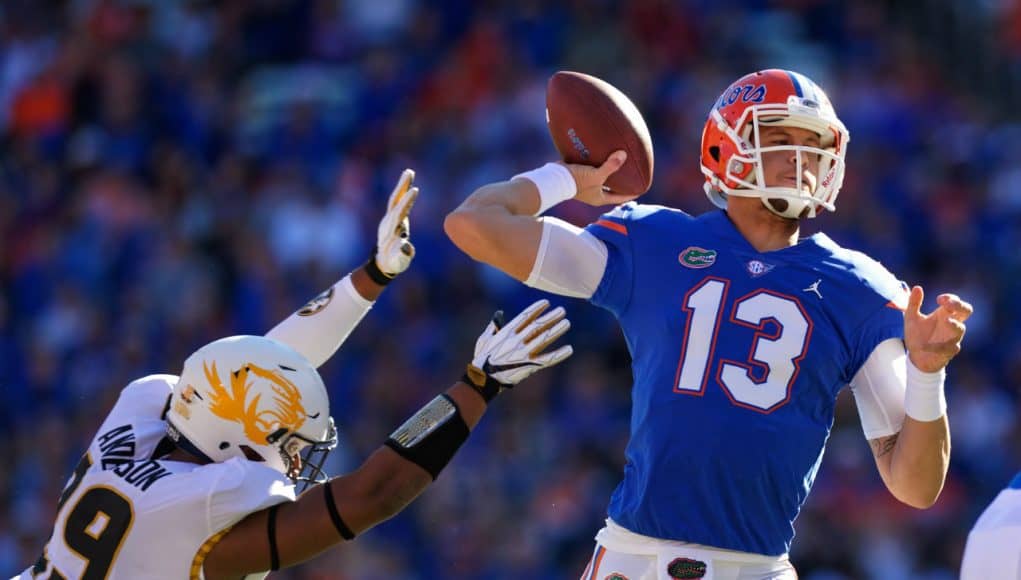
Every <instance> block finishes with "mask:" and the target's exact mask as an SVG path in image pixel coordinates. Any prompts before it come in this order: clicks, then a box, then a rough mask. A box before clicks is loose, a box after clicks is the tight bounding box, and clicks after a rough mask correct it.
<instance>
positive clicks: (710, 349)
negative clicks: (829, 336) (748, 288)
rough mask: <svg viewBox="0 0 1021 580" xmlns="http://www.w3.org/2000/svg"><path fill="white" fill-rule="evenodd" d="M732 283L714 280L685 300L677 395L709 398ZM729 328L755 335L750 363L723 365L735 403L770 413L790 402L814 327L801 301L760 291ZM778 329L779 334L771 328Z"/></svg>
mask: <svg viewBox="0 0 1021 580" xmlns="http://www.w3.org/2000/svg"><path fill="white" fill-rule="evenodd" d="M729 287H730V281H729V280H724V279H722V278H714V277H708V278H706V279H705V280H703V281H702V282H701V283H700V284H699V285H697V286H695V287H694V288H692V289H691V290H690V291H688V293H687V294H685V295H684V302H683V304H682V308H683V310H684V312H685V313H686V314H687V315H688V316H687V322H686V323H685V328H684V342H683V344H682V345H681V358H680V362H679V363H678V364H677V382H676V384H675V385H674V392H677V393H684V394H688V395H699V396H701V395H702V394H704V393H705V386H706V383H707V382H708V379H709V375H710V372H711V371H712V370H713V369H711V368H710V361H712V360H713V353H714V351H715V349H716V338H717V335H718V334H719V330H720V323H721V322H722V315H723V308H722V306H723V302H724V301H725V300H726V298H727V290H728V289H729ZM729 322H731V323H734V324H738V325H740V326H746V327H749V328H753V329H755V336H754V338H753V339H752V344H751V347H750V349H749V351H748V352H749V354H748V357H747V359H745V360H743V361H737V360H729V359H720V362H719V365H717V366H716V369H715V370H716V380H717V382H718V383H719V384H720V386H722V387H723V390H724V392H725V393H726V394H727V396H728V397H729V398H730V401H731V402H732V403H734V404H735V405H737V406H739V407H745V408H748V409H752V410H754V411H759V412H761V413H770V412H772V411H774V410H776V409H777V408H779V407H781V406H782V405H783V404H784V403H786V402H787V401H788V400H789V399H790V389H791V385H792V384H793V383H794V379H795V378H796V377H797V376H798V370H799V369H798V364H799V363H800V362H801V359H803V358H804V357H805V353H806V352H808V343H809V340H810V339H811V337H812V321H811V320H810V319H809V318H808V315H807V314H806V313H805V310H804V309H803V308H802V307H801V303H800V302H798V300H797V299H796V298H793V297H790V296H784V295H782V294H778V293H775V292H773V291H770V290H756V291H754V292H752V293H750V294H747V295H745V296H743V297H741V298H738V299H737V300H735V301H734V306H733V308H732V309H731V313H730V318H729ZM769 322H772V323H773V325H772V326H773V329H768V328H767V324H768V323H769Z"/></svg>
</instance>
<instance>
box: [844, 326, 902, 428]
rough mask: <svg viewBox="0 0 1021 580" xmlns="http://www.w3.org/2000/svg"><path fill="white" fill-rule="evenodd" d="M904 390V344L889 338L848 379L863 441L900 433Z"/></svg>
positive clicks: (899, 340)
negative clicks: (851, 377)
mask: <svg viewBox="0 0 1021 580" xmlns="http://www.w3.org/2000/svg"><path fill="white" fill-rule="evenodd" d="M906 389H907V352H906V351H905V350H904V341H902V340H901V339H899V338H888V339H886V340H884V341H883V342H881V343H879V344H878V345H876V348H875V349H874V350H873V351H872V354H870V355H869V358H868V360H866V361H865V364H863V365H862V367H861V369H859V370H858V374H856V375H854V378H853V379H851V392H852V393H853V394H854V401H855V403H857V405H858V416H859V417H861V428H862V431H864V432H865V439H869V440H871V439H878V438H880V437H888V436H890V435H893V434H895V433H899V432H900V430H901V427H903V426H904V393H905V391H906Z"/></svg>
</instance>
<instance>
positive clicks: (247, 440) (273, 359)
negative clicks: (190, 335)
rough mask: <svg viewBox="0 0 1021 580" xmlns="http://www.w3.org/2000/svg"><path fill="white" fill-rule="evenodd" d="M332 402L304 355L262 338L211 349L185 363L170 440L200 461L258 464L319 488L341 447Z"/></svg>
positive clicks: (216, 344)
mask: <svg viewBox="0 0 1021 580" xmlns="http://www.w3.org/2000/svg"><path fill="white" fill-rule="evenodd" d="M329 411H330V409H329V397H328V395H327V393H326V387H325V385H324V384H323V381H322V378H321V377H320V376H319V373H318V371H316V369H315V368H314V367H313V366H312V365H311V364H310V363H309V362H308V361H307V360H306V359H305V358H304V357H303V356H301V355H300V354H298V353H297V352H295V351H294V350H293V349H291V348H290V347H288V346H287V345H284V344H282V343H280V342H277V341H274V340H272V339H269V338H266V337H262V336H233V337H229V338H223V339H220V340H217V341H214V342H211V343H209V344H207V345H205V346H203V347H202V348H200V349H198V350H197V351H195V353H194V354H192V355H191V356H190V357H188V360H187V361H185V363H184V369H183V370H182V371H181V376H180V378H179V379H178V382H177V385H176V386H175V387H174V394H173V397H172V399H171V406H170V409H169V410H168V412H167V424H168V434H169V435H170V437H171V438H172V439H174V441H175V442H176V443H177V444H178V446H179V447H181V448H183V449H184V450H185V451H188V452H189V453H191V454H192V455H195V456H196V457H198V458H200V459H203V460H206V461H210V462H221V461H227V460H229V459H231V458H234V457H239V458H244V459H247V460H250V461H259V462H263V463H265V464H266V466H268V467H271V468H273V469H276V470H277V471H279V472H281V473H283V474H286V475H287V476H288V477H290V478H291V479H293V480H294V481H296V482H297V481H304V482H320V481H324V480H325V478H326V474H325V473H324V472H323V470H322V465H323V463H324V462H325V459H326V456H327V454H328V453H329V451H330V450H332V449H333V448H334V447H336V445H337V431H336V428H335V427H334V424H333V418H332V417H330V412H329Z"/></svg>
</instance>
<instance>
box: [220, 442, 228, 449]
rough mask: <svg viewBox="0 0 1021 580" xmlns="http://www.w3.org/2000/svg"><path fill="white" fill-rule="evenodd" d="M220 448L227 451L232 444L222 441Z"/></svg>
mask: <svg viewBox="0 0 1021 580" xmlns="http://www.w3.org/2000/svg"><path fill="white" fill-rule="evenodd" d="M219 447H220V449H226V448H228V447H230V443H227V442H226V441H220V445H219Z"/></svg>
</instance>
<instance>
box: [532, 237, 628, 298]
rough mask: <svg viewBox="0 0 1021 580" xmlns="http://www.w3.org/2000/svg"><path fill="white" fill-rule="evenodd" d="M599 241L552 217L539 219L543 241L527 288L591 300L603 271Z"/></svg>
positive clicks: (603, 257) (603, 250)
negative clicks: (540, 220)
mask: <svg viewBox="0 0 1021 580" xmlns="http://www.w3.org/2000/svg"><path fill="white" fill-rule="evenodd" d="M608 255H609V251H608V250H607V249H606V244H605V243H603V241H602V240H600V239H599V238H597V237H595V236H593V235H592V234H590V233H588V232H587V231H585V230H583V229H581V228H579V227H576V226H573V225H571V224H569V223H567V222H565V221H563V220H560V219H557V218H554V217H544V218H542V239H541V240H540V242H539V251H538V252H537V253H536V256H535V263H534V264H533V265H532V272H531V274H529V276H528V279H527V280H525V284H526V285H527V286H531V287H532V288H538V289H539V290H545V291H547V292H552V293H554V294H560V295H561V296H571V297H574V298H591V297H592V295H593V294H594V293H595V291H596V288H598V287H599V282H601V281H602V279H603V273H604V272H605V271H606V260H607V256H608Z"/></svg>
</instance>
